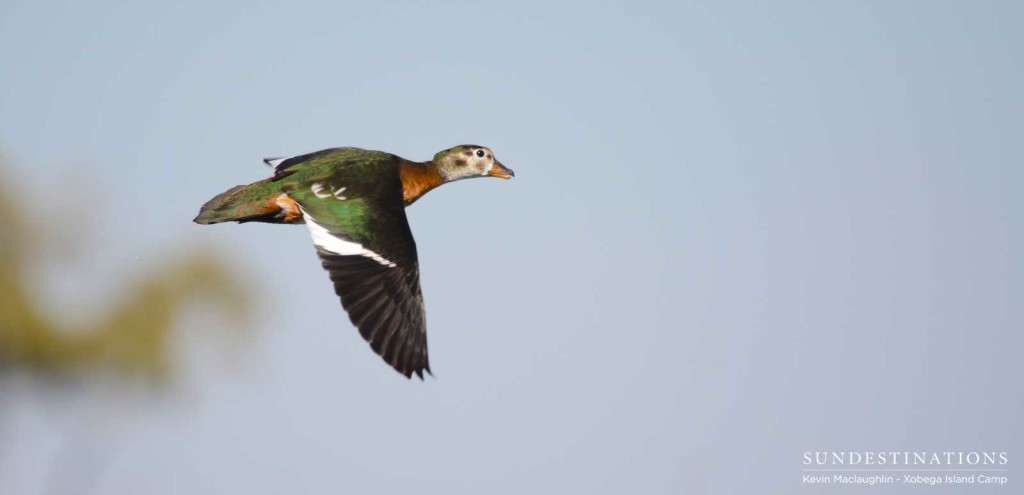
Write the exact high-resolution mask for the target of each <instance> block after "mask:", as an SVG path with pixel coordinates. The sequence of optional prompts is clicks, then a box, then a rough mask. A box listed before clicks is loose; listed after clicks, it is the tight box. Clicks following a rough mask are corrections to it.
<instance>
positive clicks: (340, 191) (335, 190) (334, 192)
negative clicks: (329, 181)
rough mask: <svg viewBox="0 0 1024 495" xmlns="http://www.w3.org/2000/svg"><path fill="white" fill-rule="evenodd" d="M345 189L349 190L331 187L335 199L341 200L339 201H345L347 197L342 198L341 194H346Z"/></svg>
mask: <svg viewBox="0 0 1024 495" xmlns="http://www.w3.org/2000/svg"><path fill="white" fill-rule="evenodd" d="M345 189H348V188H347V187H342V188H341V189H335V188H334V187H333V186H331V194H334V197H335V198H337V199H339V200H344V199H345V196H342V194H341V193H343V192H345Z"/></svg>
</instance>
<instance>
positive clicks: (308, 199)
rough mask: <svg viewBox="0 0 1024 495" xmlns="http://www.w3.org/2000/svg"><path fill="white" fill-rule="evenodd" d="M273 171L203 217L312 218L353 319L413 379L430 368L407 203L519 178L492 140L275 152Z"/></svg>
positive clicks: (212, 204) (218, 200)
mask: <svg viewBox="0 0 1024 495" xmlns="http://www.w3.org/2000/svg"><path fill="white" fill-rule="evenodd" d="M264 162H266V163H267V164H268V165H270V166H272V167H274V175H273V176H271V177H269V178H267V179H264V180H261V181H258V182H254V183H252V184H248V185H241V186H236V187H233V188H231V189H228V190H227V191H225V192H223V193H221V194H218V195H217V196H215V197H214V198H213V199H211V200H210V201H208V202H207V203H206V204H204V205H203V206H202V208H201V209H200V211H199V215H198V216H197V217H196V218H195V222H196V223H200V224H204V225H208V224H214V223H221V222H238V223H242V222H265V223H285V224H301V223H305V224H306V227H308V228H309V233H310V234H311V235H312V237H313V245H314V246H315V247H316V252H317V255H318V256H319V257H320V261H321V263H322V264H323V267H324V269H325V270H327V272H328V273H329V274H330V277H331V281H332V282H333V283H334V292H335V293H336V294H337V295H338V297H339V298H340V299H341V305H342V306H343V307H344V308H345V310H346V311H347V312H348V316H349V319H351V320H352V324H353V325H355V326H356V328H358V329H359V333H360V334H362V336H363V338H364V339H366V341H367V342H369V344H370V347H371V348H373V350H374V352H376V353H377V354H379V355H380V356H381V357H382V358H384V361H386V362H387V363H388V364H389V365H391V366H392V367H393V368H395V369H396V370H398V372H399V373H402V374H403V375H405V376H406V378H410V377H412V375H413V374H414V373H415V374H416V375H417V376H418V377H420V379H422V378H423V372H424V371H426V372H427V373H430V362H429V360H428V359H427V333H426V328H427V327H426V314H425V312H424V306H423V292H422V291H421V290H420V274H419V263H418V261H417V259H416V241H414V240H413V237H412V231H411V230H410V229H409V222H408V220H407V219H406V217H405V207H406V206H409V205H411V204H412V203H413V202H415V201H416V200H417V199H419V198H421V197H422V196H423V195H424V194H426V193H427V192H428V191H430V190H431V189H434V188H435V187H437V186H440V185H441V184H444V183H447V182H452V181H456V180H460V179H469V178H473V177H500V178H502V179H511V178H512V177H513V176H514V175H515V174H514V173H513V172H512V170H510V169H508V168H506V167H505V166H504V165H502V164H501V162H499V161H498V160H497V159H496V158H495V157H494V153H493V152H492V151H491V150H490V149H489V148H487V147H484V146H476V145H470V144H467V145H461V146H456V147H454V148H449V149H446V150H444V151H441V152H439V153H437V154H436V155H434V158H433V159H432V160H430V161H427V162H413V161H410V160H406V159H404V158H401V157H399V156H396V155H393V154H391V153H385V152H383V151H370V150H364V149H360V148H331V149H326V150H322V151H317V152H315V153H309V154H305V155H300V156H293V157H290V158H267V159H265V160H264Z"/></svg>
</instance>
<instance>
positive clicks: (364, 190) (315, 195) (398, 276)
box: [285, 174, 430, 378]
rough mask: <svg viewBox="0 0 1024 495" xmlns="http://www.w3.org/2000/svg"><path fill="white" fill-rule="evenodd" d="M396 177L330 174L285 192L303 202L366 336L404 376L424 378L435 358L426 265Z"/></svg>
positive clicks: (327, 264)
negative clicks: (430, 355)
mask: <svg viewBox="0 0 1024 495" xmlns="http://www.w3.org/2000/svg"><path fill="white" fill-rule="evenodd" d="M395 175H396V176H395V177H394V180H390V179H389V178H386V179H385V180H377V181H374V182H373V183H372V184H365V183H363V184H361V183H360V181H359V180H358V179H357V178H356V177H348V178H346V177H345V176H344V175H342V176H338V175H335V176H333V177H332V176H327V177H322V178H320V179H316V180H314V179H307V180H304V181H301V182H296V183H294V184H291V185H289V186H288V187H286V188H285V191H286V192H287V194H288V196H289V197H291V198H292V199H293V200H295V202H296V203H298V204H299V207H300V210H301V211H302V216H303V218H304V219H305V221H306V226H307V227H308V228H309V232H310V234H311V235H312V237H313V244H314V245H316V250H317V254H318V255H319V256H320V260H321V262H322V264H323V267H324V269H326V270H327V271H328V272H329V273H330V276H331V281H332V282H334V291H335V293H337V294H338V296H339V297H340V298H341V304H342V306H343V307H344V308H345V310H346V311H347V312H348V315H349V318H350V319H351V320H352V323H353V324H354V325H355V326H356V327H357V328H358V329H359V333H361V334H362V336H363V338H365V339H366V341H367V342H369V343H370V347H372V348H373V350H374V351H375V352H376V353H377V354H379V355H380V356H381V357H382V358H384V361H386V362H387V363H388V364H390V365H391V366H392V367H394V368H395V369H396V370H398V372H399V373H402V374H404V375H405V376H406V377H411V376H412V374H413V373H415V374H416V375H417V376H419V377H420V378H423V372H424V371H426V372H427V373H430V363H429V361H428V359H427V333H426V314H425V311H424V307H423V293H422V291H421V290H420V276H419V263H418V261H417V259H416V242H415V241H414V240H413V237H412V231H411V230H410V229H409V222H408V220H407V219H406V217H405V208H404V206H403V204H402V192H401V187H402V186H401V182H400V180H399V179H398V178H397V174H395ZM346 182H347V183H348V185H346ZM350 188H351V189H350ZM396 188H397V189H396ZM391 189H396V190H395V191H392V190H391Z"/></svg>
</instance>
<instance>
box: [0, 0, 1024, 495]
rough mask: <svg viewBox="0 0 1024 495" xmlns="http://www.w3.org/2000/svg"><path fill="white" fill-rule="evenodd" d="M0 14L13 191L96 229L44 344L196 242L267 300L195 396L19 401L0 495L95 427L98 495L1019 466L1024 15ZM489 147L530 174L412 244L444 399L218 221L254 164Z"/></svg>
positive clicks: (312, 285)
mask: <svg viewBox="0 0 1024 495" xmlns="http://www.w3.org/2000/svg"><path fill="white" fill-rule="evenodd" d="M0 10H2V12H3V15H0V67H3V74H4V75H3V77H2V78H0V156H2V157H3V163H4V165H3V167H4V176H5V180H12V181H13V183H16V184H18V187H19V190H18V191H17V193H18V195H19V197H20V198H21V200H22V201H21V204H22V205H23V206H26V207H27V209H28V210H31V211H34V212H38V213H39V214H40V218H52V217H53V216H54V215H55V216H57V217H58V218H59V217H61V215H62V213H63V212H65V211H67V210H68V209H69V208H71V209H74V210H75V211H78V212H80V213H84V214H85V215H87V217H86V218H88V219H89V222H88V223H87V225H88V227H87V228H81V227H78V230H75V229H74V227H75V226H74V225H72V226H68V228H69V229H70V231H71V232H73V233H74V235H68V236H67V237H68V238H69V240H68V242H71V243H73V244H74V245H76V246H77V247H78V248H79V250H80V251H81V252H82V253H84V254H81V255H79V257H78V258H77V259H75V260H72V261H73V262H64V263H63V264H60V265H52V266H43V267H39V268H38V272H39V274H40V275H39V285H40V288H39V292H40V293H41V294H44V295H45V296H46V297H47V298H49V300H51V301H52V304H53V307H54V313H55V316H56V317H59V318H67V319H73V318H76V317H80V316H82V315H88V314H89V312H90V309H89V307H90V306H91V305H92V303H100V304H102V303H103V302H104V301H108V300H110V299H112V298H114V297H116V287H117V286H118V285H119V284H120V283H121V282H123V281H124V280H126V279H130V278H131V277H133V276H137V275H138V274H139V273H143V272H145V270H146V269H147V267H150V266H155V265H156V264H158V263H159V262H161V261H163V260H164V259H166V258H168V257H174V256H176V255H178V254H180V253H182V252H183V250H187V249H191V248H195V247H200V248H202V249H207V248H209V249H216V250H219V251H221V252H224V253H226V257H227V258H228V264H229V266H232V267H234V268H236V269H237V270H239V271H241V272H244V274H245V276H246V277H247V280H250V281H252V286H253V288H254V297H256V298H257V300H258V301H260V309H259V315H258V316H259V318H258V325H257V326H258V328H257V329H256V330H258V331H259V336H260V339H259V340H258V341H256V342H254V343H252V344H251V345H250V346H249V347H248V348H247V349H246V351H247V352H246V353H245V356H244V358H243V359H240V360H239V361H240V362H239V363H236V364H233V365H224V364H223V363H221V362H220V361H221V359H220V358H219V357H217V356H216V355H215V354H214V353H212V352H210V351H209V350H204V349H207V347H206V346H205V345H204V344H203V343H204V342H206V341H207V340H208V339H209V337H204V335H203V332H202V328H204V327H205V326H209V325H216V324H218V320H217V319H216V317H215V316H211V315H210V314H207V313H206V312H204V311H200V312H198V313H197V314H195V315H192V316H191V317H190V320H189V322H191V323H197V322H198V324H196V325H189V328H188V329H186V330H185V332H184V337H183V338H182V344H181V347H182V349H183V354H184V355H185V356H186V362H187V366H186V368H185V370H184V371H183V377H182V379H181V382H182V390H183V391H182V392H180V393H179V395H176V396H175V397H174V398H161V399H154V398H151V397H141V398H140V397H135V398H132V399H127V398H117V399H116V400H115V399H112V398H111V397H110V396H109V395H106V394H109V392H104V391H88V392H82V393H81V397H78V398H76V399H75V400H74V401H71V404H72V405H71V406H69V407H68V408H67V409H66V410H65V411H64V412H53V413H47V414H41V413H40V411H41V410H49V409H52V401H54V400H57V399H53V398H45V397H44V398H38V397H36V396H35V395H33V394H31V393H28V392H26V396H25V397H28V398H25V397H22V398H21V399H18V400H17V401H16V403H15V405H14V406H12V407H11V408H10V409H9V410H10V411H13V412H10V413H9V414H7V416H6V417H5V422H6V423H7V424H6V425H4V428H5V431H13V432H15V433H14V434H13V440H11V442H10V443H8V442H6V441H5V442H4V445H0V459H2V460H0V492H4V493H7V492H11V493H37V492H39V491H40V490H42V489H43V488H42V487H44V486H48V485H46V481H45V480H46V478H47V476H48V475H47V474H46V466H48V465H50V464H49V463H50V460H51V459H52V458H53V456H54V455H56V454H55V452H59V450H60V448H61V447H60V441H59V438H60V436H61V434H60V432H61V431H77V430H78V429H81V428H84V427H79V426H75V425H76V424H78V423H75V422H74V421H75V419H74V418H79V417H84V418H92V419H89V420H88V422H87V423H85V424H87V425H91V426H89V427H88V429H90V430H91V431H93V432H95V433H92V434H91V435H92V440H91V441H90V442H86V443H87V444H88V445H92V446H93V448H94V449H96V451H97V452H102V453H103V458H104V460H103V462H101V463H100V462H97V466H96V467H95V469H92V470H91V472H92V473H93V474H91V476H92V479H93V480H94V481H93V483H94V486H95V492H96V493H136V492H137V491H138V489H139V488H140V487H146V491H147V493H182V492H186V493H191V492H203V493H207V492H212V493H228V492H245V493H280V492H282V491H286V490H287V491H308V492H326V491H334V492H337V491H350V492H356V493H373V492H382V493H393V492H398V491H400V490H401V491H406V490H416V491H418V492H426V493H481V492H488V493H532V492H538V491H539V492H548V493H558V492H570V493H624V492H643V493H751V492H761V493H791V492H799V491H806V492H808V493H810V492H811V489H812V488H813V487H807V486H802V485H801V484H800V483H799V475H800V473H801V469H802V467H803V466H802V465H801V460H802V453H803V452H804V451H808V450H830V449H831V450H842V449H865V450H871V449H875V450H877V449H900V450H929V449H961V450H995V451H1010V452H1011V455H1012V453H1016V452H1018V451H1019V447H1020V446H1021V430H1020V424H1019V418H1020V417H1021V416H1022V415H1024V407H1022V406H1024V403H1022V401H1021V393H1020V385H1019V383H1018V382H1017V381H1016V379H1015V378H1014V377H1017V376H1020V374H1021V371H1022V370H1021V368H1020V365H1019V360H1018V359H1017V356H1016V354H1017V352H1016V351H1018V350H1019V349H1020V348H1021V343H1022V342H1021V336H1020V332H1019V329H1020V328H1021V324H1022V323H1024V318H1022V313H1021V310H1020V304H1019V299H1020V297H1019V294H1021V293H1022V289H1024V287H1022V285H1024V284H1022V282H1024V280H1022V274H1024V272H1022V266H1021V262H1020V257H1019V253H1020V252H1021V248H1022V247H1024V246H1022V238H1021V231H1022V229H1021V218H1020V211H1021V206H1022V205H1021V201H1020V199H1019V194H1018V193H1019V185H1020V184H1022V183H1024V181H1022V179H1024V177H1022V176H1021V175H1022V173H1021V171H1020V170H1021V169H1020V166H1019V164H1020V163H1022V160H1021V151H1020V146H1019V136H1020V129H1021V128H1024V123H1022V122H1021V119H1022V117H1021V116H1022V115H1024V97H1022V96H1021V94H1022V93H1021V91H1020V89H1021V88H1022V87H1024V66H1022V64H1021V63H1020V61H1019V58H1020V57H1019V54H1020V51H1021V48H1022V39H1021V35H1020V30H1019V22H1018V20H1019V19H1020V18H1021V14H1022V11H1021V7H1020V6H1019V5H1018V4H1014V3H1011V2H986V3H966V2H904V3H899V4H898V5H894V4H891V3H889V2H858V3H848V4H845V5H840V4H836V3H832V4H822V3H815V2H782V3H775V4H771V5H750V4H742V3H726V2H713V3H712V2H706V3H683V2H676V3H664V4H662V3H629V4H626V3H615V2H603V3H599V4H591V3H559V4H557V5H550V4H546V3H519V2H517V3H508V2H505V3H501V4H498V5H487V4H484V3H479V2H465V3H461V4H460V3H433V4H410V3H395V4H391V5H388V6H378V5H374V4H372V3H368V2H364V3H359V4H346V3H337V2H331V3H290V4H289V5H287V6H285V5H275V4H273V3H251V2H246V3H241V2H240V3H235V4H231V3H228V2H224V3H218V4H216V5H211V4H208V3H206V2H177V3H173V4H159V5H156V4H142V3H127V2H125V3H123V4H122V3H117V2H90V3H87V4H86V3H80V2H65V3H59V2H51V3H39V2H8V3H7V4H6V5H5V6H4V7H2V9H0ZM461 143H476V144H481V145H486V146H489V147H491V148H492V149H493V150H494V151H495V153H496V155H497V156H498V157H499V159H500V160H501V161H502V162H503V163H505V164H506V165H508V166H509V167H511V168H512V169H514V170H515V171H516V178H515V179H514V180H512V181H509V182H505V181H498V180H488V181H465V182H460V183H457V184H453V185H449V186H445V187H444V188H442V189H439V190H437V191H435V192H432V193H431V194H430V195H428V196H427V197H426V198H424V199H423V200H421V201H419V202H417V203H416V205H415V206H413V207H411V208H410V210H409V211H408V214H409V218H410V223H411V225H412V229H413V232H414V234H415V235H416V240H417V243H418V247H419V254H420V262H421V269H422V279H423V288H424V292H425V297H426V301H427V308H428V309H427V314H428V328H429V336H430V353H431V364H432V368H433V369H434V371H435V373H436V375H437V377H436V379H433V380H428V381H427V383H419V382H407V381H406V380H404V379H403V378H401V377H400V376H398V375H397V374H396V373H394V372H393V371H392V370H390V369H389V368H388V367H386V366H384V365H383V364H382V363H381V362H380V360H379V358H377V357H376V356H375V355H373V354H372V353H371V352H370V351H369V349H368V348H367V346H366V344H365V343H364V342H363V341H362V339H361V338H360V337H359V335H358V333H357V332H356V331H355V330H354V329H353V328H351V326H350V324H349V323H348V320H347V318H346V317H345V315H344V313H343V312H342V311H341V308H340V306H339V304H338V303H337V300H336V297H335V296H334V294H333V293H332V291H331V287H330V284H329V281H328V279H327V276H326V274H324V273H323V272H322V270H321V268H320V266H319V263H318V262H317V260H316V257H315V255H314V252H313V249H312V247H311V246H310V241H309V237H308V233H307V231H306V230H305V229H304V228H301V227H286V226H264V225H219V226H215V227H200V226H197V225H194V224H192V223H191V219H192V218H193V217H194V215H195V213H196V211H197V210H198V207H199V205H201V204H202V203H203V202H204V201H206V200H207V199H209V198H210V197H212V196H213V195H214V194H216V193H218V192H221V191H222V190H224V189H226V188H228V187H231V186H233V185H235V184H241V183H246V182H251V181H255V180H258V179H260V178H262V177H264V176H266V175H267V174H268V172H269V171H268V169H266V168H265V167H264V166H263V164H262V162H261V161H260V160H261V158H263V157H265V156H283V155H290V154H298V153H303V152H309V151H315V150H318V149H322V148H327V147H332V146H345V145H350V146H359V147H364V148H371V149H382V150H386V151H390V152H393V153H396V154H399V155H402V156H404V157H407V158H410V159H419V160H423V159H427V158H429V157H430V156H432V155H433V154H434V153H435V152H436V151H438V150H441V149H444V148H447V147H450V146H452V145H455V144H461ZM44 214H46V215H49V216H43V215H44ZM207 309H209V308H207ZM82 421H85V420H82ZM873 490H876V491H877V490H878V488H875V489H873ZM897 491H898V490H897ZM937 491H939V492H942V490H941V488H940V489H939V490H937ZM872 493H875V491H872Z"/></svg>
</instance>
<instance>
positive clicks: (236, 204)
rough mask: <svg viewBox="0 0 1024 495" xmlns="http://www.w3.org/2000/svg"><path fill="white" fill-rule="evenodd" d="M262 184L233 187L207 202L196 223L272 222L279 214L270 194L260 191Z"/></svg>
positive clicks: (279, 210) (278, 207)
mask: <svg viewBox="0 0 1024 495" xmlns="http://www.w3.org/2000/svg"><path fill="white" fill-rule="evenodd" d="M263 185H264V183H263V182H256V183H254V184H247V185H242V186H235V187H232V188H231V189H228V190H227V191H224V192H222V193H220V194H218V195H216V196H214V197H213V199H211V200H209V201H207V202H206V204H204V205H203V206H202V207H201V208H200V209H199V215H197V216H196V218H195V220H193V221H194V222H196V223H199V224H203V225H209V224H213V223H221V222H253V221H271V222H272V221H274V220H273V219H274V217H276V216H278V214H279V213H280V212H281V207H280V206H278V205H277V204H275V202H274V200H273V198H272V194H265V193H264V191H261V190H262V189H263V188H262V187H260V186H263Z"/></svg>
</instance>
